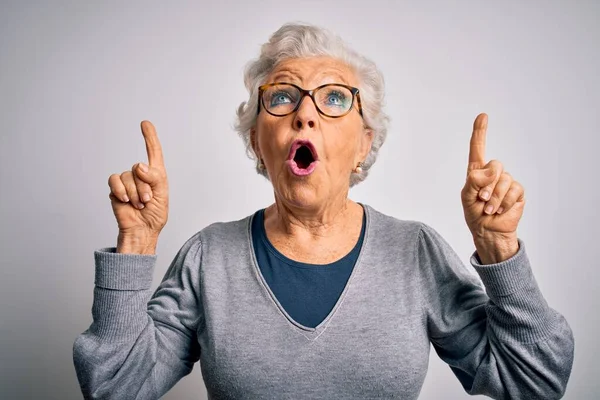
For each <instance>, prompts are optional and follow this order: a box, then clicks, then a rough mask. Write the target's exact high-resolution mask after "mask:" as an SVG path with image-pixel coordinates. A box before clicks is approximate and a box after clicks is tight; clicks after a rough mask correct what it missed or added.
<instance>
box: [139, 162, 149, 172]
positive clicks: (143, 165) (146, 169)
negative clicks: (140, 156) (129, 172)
mask: <svg viewBox="0 0 600 400" xmlns="http://www.w3.org/2000/svg"><path fill="white" fill-rule="evenodd" d="M140 169H141V170H142V172H148V167H147V166H146V164H144V163H140Z"/></svg>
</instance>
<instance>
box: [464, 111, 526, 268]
mask: <svg viewBox="0 0 600 400" xmlns="http://www.w3.org/2000/svg"><path fill="white" fill-rule="evenodd" d="M487 121H488V117H487V115H486V114H479V115H478V116H477V118H476V119H475V122H474V123H473V135H472V136H471V146H470V151H469V166H468V169H467V181H466V183H465V186H464V187H463V189H462V191H461V199H462V205H463V210H464V213H465V219H466V222H467V226H468V227H469V229H470V231H471V233H472V235H473V240H474V242H475V246H476V247H477V251H478V253H479V257H480V258H481V259H482V262H484V263H485V264H487V263H493V262H501V261H504V260H505V259H508V258H510V257H512V256H513V255H514V254H515V253H516V252H517V250H518V241H517V225H518V224H519V220H520V219H521V216H522V215H523V208H524V207H525V190H524V189H523V186H522V185H521V184H520V183H519V182H517V181H516V180H514V179H513V178H512V176H511V175H510V174H509V173H508V172H506V171H504V167H503V165H502V163H501V162H500V161H498V160H491V161H489V162H488V163H486V162H485V139H486V131H487ZM486 261H487V262H486Z"/></svg>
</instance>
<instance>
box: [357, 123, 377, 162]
mask: <svg viewBox="0 0 600 400" xmlns="http://www.w3.org/2000/svg"><path fill="white" fill-rule="evenodd" d="M363 132H364V133H363V134H362V135H361V137H360V144H359V150H358V152H359V157H360V160H359V161H365V159H366V158H367V156H368V155H369V152H370V151H371V145H372V144H373V136H374V135H373V130H372V129H371V128H365V129H364V131H363Z"/></svg>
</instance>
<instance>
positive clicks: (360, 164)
mask: <svg viewBox="0 0 600 400" xmlns="http://www.w3.org/2000/svg"><path fill="white" fill-rule="evenodd" d="M362 167H363V163H362V162H359V163H358V165H357V166H356V167H355V168H354V172H355V173H357V174H360V173H361V172H362V171H363V169H362Z"/></svg>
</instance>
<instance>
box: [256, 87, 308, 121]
mask: <svg viewBox="0 0 600 400" xmlns="http://www.w3.org/2000/svg"><path fill="white" fill-rule="evenodd" d="M299 100H300V91H298V89H297V88H295V87H294V86H291V85H286V84H278V85H274V86H270V87H268V88H267V89H266V90H265V91H264V92H263V97H262V101H263V106H264V107H265V108H266V109H267V110H268V111H269V112H270V113H271V114H274V115H286V114H289V113H291V112H292V111H293V110H294V108H295V107H296V104H297V103H298V101H299Z"/></svg>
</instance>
